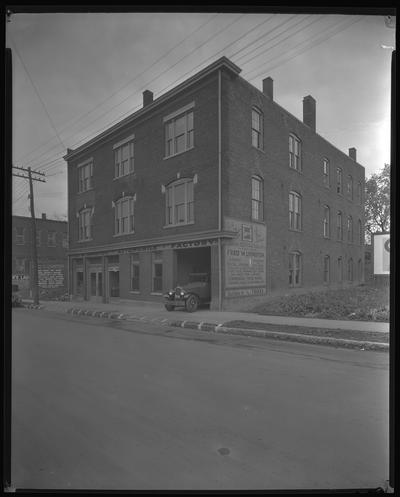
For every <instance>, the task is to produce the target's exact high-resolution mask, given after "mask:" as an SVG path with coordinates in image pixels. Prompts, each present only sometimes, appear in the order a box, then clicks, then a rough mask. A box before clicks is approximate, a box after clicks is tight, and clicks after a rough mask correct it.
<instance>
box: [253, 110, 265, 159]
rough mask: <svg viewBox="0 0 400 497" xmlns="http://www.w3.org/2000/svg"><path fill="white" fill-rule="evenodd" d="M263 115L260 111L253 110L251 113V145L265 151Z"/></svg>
mask: <svg viewBox="0 0 400 497" xmlns="http://www.w3.org/2000/svg"><path fill="white" fill-rule="evenodd" d="M263 135H264V130H263V115H262V112H261V111H260V110H258V109H255V108H253V109H252V111H251V143H252V145H253V147H256V148H260V149H263V148H264V147H263V141H264V139H263V138H264V137H263Z"/></svg>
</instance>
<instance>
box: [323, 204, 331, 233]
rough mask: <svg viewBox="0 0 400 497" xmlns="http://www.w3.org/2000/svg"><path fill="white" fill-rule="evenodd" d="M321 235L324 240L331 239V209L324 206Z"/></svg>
mask: <svg viewBox="0 0 400 497" xmlns="http://www.w3.org/2000/svg"><path fill="white" fill-rule="evenodd" d="M326 214H328V215H326ZM323 235H324V238H330V237H331V209H330V207H329V205H324V219H323Z"/></svg>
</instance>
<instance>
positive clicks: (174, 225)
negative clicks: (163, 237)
mask: <svg viewBox="0 0 400 497" xmlns="http://www.w3.org/2000/svg"><path fill="white" fill-rule="evenodd" d="M192 224H194V221H190V223H179V224H167V225H165V226H163V229H168V228H179V226H190V225H192Z"/></svg>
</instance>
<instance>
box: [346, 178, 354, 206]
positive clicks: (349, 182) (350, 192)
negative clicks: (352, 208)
mask: <svg viewBox="0 0 400 497" xmlns="http://www.w3.org/2000/svg"><path fill="white" fill-rule="evenodd" d="M347 196H348V197H349V199H350V200H353V177H352V176H351V175H350V174H349V175H348V177H347Z"/></svg>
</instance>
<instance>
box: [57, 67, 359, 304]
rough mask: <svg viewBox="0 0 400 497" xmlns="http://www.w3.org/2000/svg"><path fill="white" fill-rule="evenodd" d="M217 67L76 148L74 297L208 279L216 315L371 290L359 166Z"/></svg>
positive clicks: (269, 95) (143, 292) (311, 106)
mask: <svg viewBox="0 0 400 497" xmlns="http://www.w3.org/2000/svg"><path fill="white" fill-rule="evenodd" d="M239 73H240V69H239V67H237V66H236V65H235V64H233V63H232V62H231V61H230V60H228V59H227V58H225V57H222V58H221V59H219V60H218V61H216V62H215V63H213V64H211V65H209V66H208V67H206V68H205V69H203V70H202V71H200V72H199V73H197V74H196V75H195V76H193V77H191V78H189V79H188V80H186V81H185V82H183V83H182V84H180V85H178V86H177V87H175V88H174V89H172V90H170V91H169V92H167V93H166V94H164V95H162V96H160V97H159V98H157V99H156V100H154V101H153V94H152V93H151V92H150V91H148V90H146V91H145V92H144V93H143V108H142V109H140V110H139V111H137V112H135V113H134V114H132V115H131V116H129V117H127V118H126V119H124V120H123V121H121V122H120V123H119V124H116V125H114V126H113V127H111V128H109V129H108V130H107V131H105V132H103V133H101V134H100V135H98V136H96V137H95V138H93V139H92V140H90V141H89V142H88V143H86V144H84V145H82V146H80V147H79V148H77V149H76V150H70V149H69V150H68V151H67V154H66V156H65V160H66V161H67V163H68V195H69V197H68V209H69V211H68V215H69V222H70V250H69V252H68V254H69V260H70V264H69V268H70V279H69V281H70V293H72V294H74V295H75V296H78V297H80V298H83V299H98V300H101V301H104V302H106V301H109V299H110V298H111V299H112V298H114V297H117V298H123V299H143V300H150V299H158V300H161V296H162V293H163V292H164V291H166V290H168V289H169V288H171V287H173V286H174V285H176V284H177V283H180V284H184V283H185V282H186V281H187V279H188V275H189V273H191V272H206V271H207V272H209V273H210V274H211V294H212V302H211V308H214V309H218V308H221V309H232V308H234V309H237V308H239V307H240V308H245V307H246V306H249V305H252V304H253V303H254V302H256V301H258V300H260V299H265V298H266V297H265V296H266V295H276V294H289V293H292V292H299V291H304V290H305V289H310V288H326V287H335V286H341V285H347V284H355V283H357V282H360V281H362V280H363V273H364V269H363V260H364V244H363V240H364V233H363V226H364V214H363V212H364V207H363V205H364V198H363V192H364V181H365V174H364V168H363V167H362V166H361V165H360V164H358V163H357V161H356V150H355V149H354V148H351V149H349V156H347V155H346V154H344V153H343V152H341V151H340V150H338V149H337V148H335V147H334V146H333V145H331V144H330V143H329V142H328V141H326V140H325V139H324V138H322V137H321V136H319V135H318V134H317V133H316V131H315V124H316V112H315V107H316V104H315V100H314V99H313V98H312V97H311V96H307V97H305V98H304V100H303V106H304V107H303V110H304V119H303V121H304V122H301V121H299V120H298V119H297V118H296V117H294V116H293V115H291V114H290V113H289V112H287V111H286V110H285V109H283V108H282V107H281V106H279V105H278V104H277V103H276V102H274V100H273V82H272V79H271V78H266V79H264V81H263V91H259V90H258V89H257V88H255V87H254V86H252V85H251V84H249V83H248V82H247V81H245V80H244V79H243V78H241V77H240V76H239Z"/></svg>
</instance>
